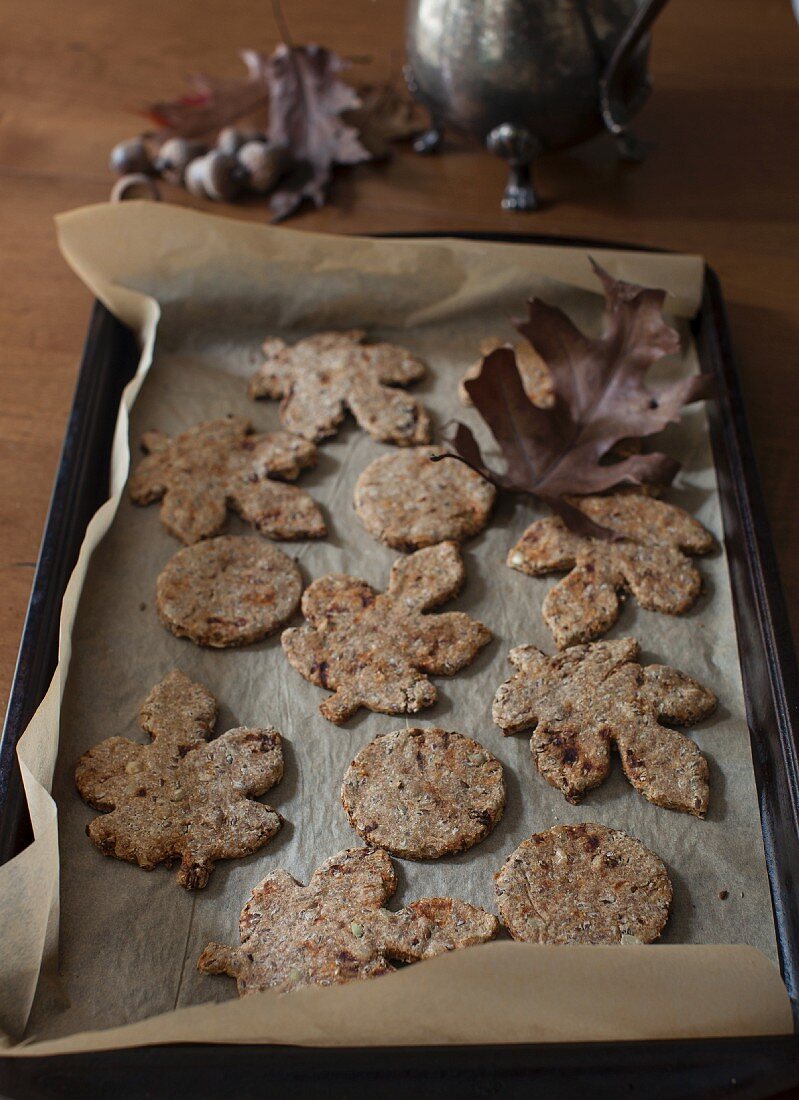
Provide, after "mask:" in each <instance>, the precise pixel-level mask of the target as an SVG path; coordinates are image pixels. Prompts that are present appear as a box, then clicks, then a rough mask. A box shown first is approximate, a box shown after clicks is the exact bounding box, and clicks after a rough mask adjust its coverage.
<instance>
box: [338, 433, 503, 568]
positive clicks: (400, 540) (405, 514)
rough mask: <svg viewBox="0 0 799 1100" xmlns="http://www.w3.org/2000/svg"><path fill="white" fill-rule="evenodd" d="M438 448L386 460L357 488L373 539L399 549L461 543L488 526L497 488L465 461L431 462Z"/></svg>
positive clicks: (368, 469)
mask: <svg viewBox="0 0 799 1100" xmlns="http://www.w3.org/2000/svg"><path fill="white" fill-rule="evenodd" d="M441 453H442V451H441V450H440V448H438V447H414V448H413V450H409V451H402V452H401V453H395V454H388V455H383V456H382V457H381V458H377V459H375V461H374V462H371V463H370V464H369V465H368V466H367V467H366V469H365V470H364V471H363V473H362V474H361V475H360V477H359V478H358V480H357V482H356V484H355V511H356V512H357V513H358V515H359V517H360V519H361V522H362V523H363V525H364V527H365V528H366V530H367V531H368V532H369V534H370V535H373V536H374V537H375V538H376V539H379V540H380V542H384V543H386V545H387V546H391V547H393V548H394V549H395V550H418V549H420V548H421V547H424V546H432V545H434V544H435V543H437V542H444V541H445V540H448V539H451V540H454V541H456V542H461V541H462V540H463V539H467V538H470V537H471V536H472V535H476V534H477V533H478V531H482V529H483V528H484V527H485V525H486V524H487V523H488V517H489V516H490V514H491V508H492V507H493V504H494V498H495V496H496V489H495V488H494V486H493V485H492V484H491V483H490V482H489V481H486V479H485V478H484V477H481V475H480V474H478V473H476V472H475V471H474V470H471V469H469V467H468V466H466V465H464V463H462V462H449V461H447V462H433V461H432V456H433V455H438V454H441Z"/></svg>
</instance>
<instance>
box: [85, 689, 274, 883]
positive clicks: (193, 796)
mask: <svg viewBox="0 0 799 1100" xmlns="http://www.w3.org/2000/svg"><path fill="white" fill-rule="evenodd" d="M216 715H217V708H216V701H215V700H214V697H213V695H212V694H211V693H210V691H208V689H207V688H205V687H203V686H202V684H196V683H193V682H192V681H191V680H190V679H189V677H188V676H186V675H185V673H183V672H179V671H177V670H175V671H174V672H171V673H170V674H169V675H168V676H166V677H165V678H164V679H163V680H162V681H161V682H160V683H159V684H157V685H156V686H155V687H154V688H153V690H152V691H151V692H150V694H149V696H148V697H147V699H146V700H145V702H144V704H143V705H142V708H141V713H140V716H139V721H140V724H141V727H142V729H143V730H144V731H145V732H147V733H149V734H150V736H151V737H152V741H151V742H150V744H148V745H143V744H141V743H140V742H137V741H129V740H128V739H127V738H126V737H109V738H108V739H107V740H106V741H101V742H100V744H99V745H95V747H94V748H92V749H89V751H88V752H86V753H84V754H83V756H82V757H81V758H80V760H79V761H78V764H77V767H76V769H75V783H76V785H77V788H78V792H79V793H80V796H81V798H83V799H84V801H86V802H88V803H89V805H90V806H93V807H94V809H96V810H104V811H108V812H107V813H105V814H104V815H103V816H102V817H96V818H95V819H94V820H93V821H91V822H89V824H88V825H87V826H86V833H87V835H88V836H89V837H90V839H91V840H92V841H93V842H94V844H96V845H97V847H98V848H99V849H100V851H101V852H102V853H103V854H104V855H108V856H114V857H115V858H116V859H123V860H127V861H128V862H129V863H137V864H138V865H139V867H143V868H144V869H145V870H146V871H151V870H152V869H153V868H154V867H155V866H156V864H158V863H163V862H171V861H172V860H178V859H179V860H180V870H179V871H178V882H179V883H180V885H181V886H185V887H186V888H187V889H189V890H199V889H201V888H202V887H203V886H205V885H206V884H207V882H208V879H209V877H210V875H211V872H212V871H213V869H214V862H215V861H216V860H217V859H234V858H237V857H241V856H247V855H250V853H252V852H254V851H256V850H257V849H258V848H260V847H261V846H262V845H264V844H266V842H267V841H268V840H270V839H271V838H272V837H273V836H274V835H275V833H276V832H277V831H278V829H279V828H280V826H281V825H282V823H283V819H282V818H281V816H280V814H279V813H277V812H276V811H275V810H273V809H272V808H271V807H269V806H264V805H262V804H261V803H260V802H253V801H252V799H253V798H255V797H256V796H258V795H262V794H265V793H266V791H268V790H269V789H270V788H271V787H274V785H275V784H276V783H279V782H280V779H281V778H282V776H283V748H282V738H281V736H280V734H279V733H278V732H277V730H275V729H272V728H271V727H268V728H265V729H244V728H239V729H232V730H228V732H227V733H224V734H222V736H221V737H217V738H215V739H214V740H213V741H209V740H208V739H209V737H210V735H211V732H212V730H213V727H214V724H215V722H216Z"/></svg>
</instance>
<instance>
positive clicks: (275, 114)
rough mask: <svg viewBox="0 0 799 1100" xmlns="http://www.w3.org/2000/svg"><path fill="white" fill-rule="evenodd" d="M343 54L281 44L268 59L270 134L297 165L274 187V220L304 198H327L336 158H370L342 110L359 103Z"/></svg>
mask: <svg viewBox="0 0 799 1100" xmlns="http://www.w3.org/2000/svg"><path fill="white" fill-rule="evenodd" d="M343 67H344V62H343V61H342V59H341V58H340V57H339V56H338V55H337V54H335V53H333V52H332V51H331V50H327V49H325V48H324V47H323V46H312V45H311V46H286V45H281V46H278V48H277V49H276V50H275V52H274V53H273V54H272V56H271V57H270V58H269V59H268V61H266V62H265V71H266V76H267V79H268V82H269V90H270V94H271V109H270V119H269V140H270V141H272V142H275V143H276V144H279V145H288V146H289V147H290V148H291V151H292V154H293V156H294V159H295V161H296V162H297V166H298V167H297V170H296V171H295V172H292V173H291V174H290V175H289V177H288V179H287V180H286V182H285V183H284V184H282V185H281V186H280V187H279V189H278V190H277V191H275V192H274V193H273V195H272V197H271V200H270V206H271V207H272V210H273V212H274V215H275V221H280V220H282V219H283V218H285V217H287V216H288V215H289V214H291V213H292V211H293V210H295V209H296V208H297V207H298V206H299V205H300V203H301V202H302V201H303V199H310V200H311V201H312V202H314V203H315V204H316V205H317V206H322V205H323V204H324V201H325V195H326V192H327V186H328V184H329V182H330V176H331V172H332V168H333V165H334V164H358V163H359V162H361V161H365V160H371V159H372V156H371V153H369V151H368V150H367V149H366V148H364V146H363V145H362V144H361V141H360V139H359V137H358V131H357V130H356V129H355V128H354V127H353V126H348V125H347V124H346V123H345V122H344V121H343V119H342V118H341V114H342V112H343V111H349V110H353V109H354V108H356V107H358V106H360V101H359V99H358V96H357V94H356V92H355V90H354V89H353V88H351V87H350V86H349V85H348V84H345V83H344V82H343V81H341V80H339V79H338V73H339V72H340V71H341V69H342V68H343Z"/></svg>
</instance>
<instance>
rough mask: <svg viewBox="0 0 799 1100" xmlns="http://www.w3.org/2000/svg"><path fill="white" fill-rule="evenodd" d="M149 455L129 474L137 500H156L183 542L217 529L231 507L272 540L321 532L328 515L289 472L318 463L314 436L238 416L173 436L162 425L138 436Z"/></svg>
mask: <svg viewBox="0 0 799 1100" xmlns="http://www.w3.org/2000/svg"><path fill="white" fill-rule="evenodd" d="M142 448H143V450H145V451H146V452H148V453H147V457H146V458H144V459H142V461H141V462H140V463H139V464H138V466H137V467H136V469H135V470H134V471H133V473H132V474H131V477H130V482H129V485H128V490H129V492H130V495H131V498H132V499H133V501H134V502H135V503H136V504H152V502H153V501H156V500H161V501H162V504H161V521H162V522H163V524H164V526H165V527H166V529H167V531H169V532H170V534H172V535H175V536H176V537H177V538H179V539H181V540H182V541H183V542H185V543H189V544H191V543H195V542H199V541H200V539H207V538H211V536H212V535H217V534H219V532H220V531H222V530H223V528H224V526H225V522H226V520H227V510H228V508H232V509H234V510H235V511H236V512H238V514H239V515H240V516H241V517H242V519H244V520H246V521H247V522H248V523H250V524H252V526H253V527H254V528H255V529H256V530H257V531H260V532H261V534H263V535H267V536H268V537H269V538H273V539H301V538H322V537H323V536H324V535H325V534H326V533H327V531H326V528H325V521H324V519H323V518H322V513H321V512H320V511H319V508H318V506H317V505H316V504H315V503H314V501H313V500H312V499H311V497H310V496H309V495H308V493H306V492H305V491H304V490H302V489H298V488H296V486H293V485H284V484H280V483H279V482H277V481H273V480H272V479H273V478H289V479H293V478H295V477H298V476H299V473H300V470H301V469H302V468H303V467H305V466H313V465H314V463H315V462H316V448H315V447H314V445H313V444H312V443H309V442H308V441H307V440H305V439H299V438H298V437H297V436H293V435H289V434H288V432H268V433H266V434H265V435H256V434H254V432H253V429H252V425H251V424H250V423H249V421H247V420H246V419H245V418H244V417H242V416H229V417H224V418H222V419H220V420H207V421H205V423H203V424H197V425H196V427H194V428H189V430H188V431H186V432H182V433H181V435H179V436H178V437H177V439H175V440H172V439H170V438H169V436H166V435H163V433H161V432H147V433H146V434H145V435H144V437H143V438H142Z"/></svg>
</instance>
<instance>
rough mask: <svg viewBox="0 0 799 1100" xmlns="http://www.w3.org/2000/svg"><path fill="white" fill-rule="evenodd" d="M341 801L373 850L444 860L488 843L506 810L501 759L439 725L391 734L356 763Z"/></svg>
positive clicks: (377, 741)
mask: <svg viewBox="0 0 799 1100" xmlns="http://www.w3.org/2000/svg"><path fill="white" fill-rule="evenodd" d="M341 801H342V804H343V806H344V810H345V811H346V814H347V817H348V818H349V820H350V825H352V827H353V829H354V830H355V832H356V833H358V834H359V835H360V836H362V837H363V839H364V840H365V841H366V842H367V844H370V845H373V846H374V847H377V848H385V849H386V850H387V851H389V852H391V853H392V854H393V855H396V856H401V857H402V858H404V859H437V858H438V857H439V856H445V855H450V854H451V853H453V852H462V851H463V850H464V849H466V848H471V847H472V846H473V845H475V844H478V843H479V842H480V841H481V840H483V839H485V837H487V836H488V834H489V833H490V832H491V830H492V829H493V828H494V826H495V825H496V824H497V822H498V821H499V820H500V818H501V817H502V813H503V811H504V809H505V779H504V777H503V774H502V765H501V764H500V762H499V760H497V758H496V757H495V756H492V755H491V753H490V752H488V751H487V750H486V749H484V748H483V746H482V745H480V744H478V743H477V741H473V740H472V739H471V738H470V737H464V736H463V734H461V733H450V732H448V731H447V730H443V729H439V728H438V727H436V726H434V727H431V728H429V729H419V728H411V729H402V730H396V731H395V732H394V733H384V734H381V735H380V736H379V737H376V738H375V739H374V741H372V742H371V743H370V744H369V745H366V746H365V748H363V749H361V751H360V752H359V753H358V755H357V756H356V757H355V759H354V760H353V761H352V763H351V764H350V766H349V768H348V769H347V772H346V774H345V776H344V784H343V786H342V788H341Z"/></svg>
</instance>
